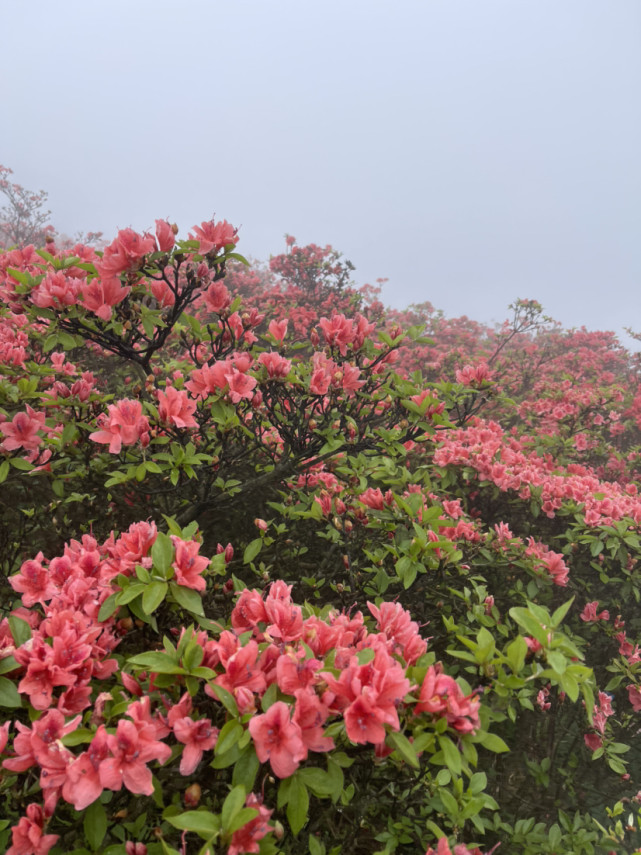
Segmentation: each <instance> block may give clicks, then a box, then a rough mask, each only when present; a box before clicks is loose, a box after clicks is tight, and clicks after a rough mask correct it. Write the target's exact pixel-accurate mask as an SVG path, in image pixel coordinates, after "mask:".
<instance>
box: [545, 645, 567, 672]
mask: <svg viewBox="0 0 641 855" xmlns="http://www.w3.org/2000/svg"><path fill="white" fill-rule="evenodd" d="M546 655H547V660H548V663H549V665H550V666H551V667H552V668H554V670H555V671H556V672H557V674H564V673H565V669H566V668H567V667H568V664H569V663H568V660H567V659H566V658H565V656H564V655H563V654H562V653H559V651H558V650H548V652H547V654H546Z"/></svg>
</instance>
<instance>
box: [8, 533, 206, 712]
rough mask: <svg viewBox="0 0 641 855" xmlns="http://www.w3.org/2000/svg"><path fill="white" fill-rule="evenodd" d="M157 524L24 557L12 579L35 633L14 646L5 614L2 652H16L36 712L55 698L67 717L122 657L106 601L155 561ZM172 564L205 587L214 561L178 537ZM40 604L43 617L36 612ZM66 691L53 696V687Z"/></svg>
mask: <svg viewBox="0 0 641 855" xmlns="http://www.w3.org/2000/svg"><path fill="white" fill-rule="evenodd" d="M156 536H157V529H156V526H155V524H154V523H145V522H142V523H137V524H133V525H132V526H131V527H130V529H129V531H128V532H125V533H124V534H123V535H121V536H120V537H119V538H115V537H114V536H113V535H112V536H111V537H110V538H109V539H108V540H107V541H106V542H105V543H103V544H102V545H99V544H98V543H97V542H96V540H95V538H93V537H91V536H90V535H84V536H83V537H82V539H81V540H80V541H76V540H71V541H70V542H69V543H68V544H67V545H66V546H65V550H64V553H63V555H62V556H59V557H55V558H52V559H51V560H50V561H47V560H46V559H45V557H44V556H43V554H42V553H39V554H38V555H37V556H36V558H34V559H28V560H27V561H25V562H24V563H23V564H22V566H21V568H20V571H19V572H18V573H17V574H16V575H14V576H12V577H10V580H9V581H10V584H11V586H12V587H13V589H14V590H15V591H17V592H18V593H20V594H21V595H22V603H23V606H24V608H23V609H22V610H19V611H17V612H15V614H16V615H17V616H18V617H20V618H22V619H24V620H26V621H27V622H28V623H29V625H30V627H31V629H32V636H31V638H30V640H29V641H28V642H26V643H25V644H23V645H21V646H20V647H19V648H17V649H15V648H14V645H13V641H12V635H11V630H10V627H9V624H8V621H7V619H6V618H4V619H3V621H2V622H1V623H0V654H1V655H4V656H7V655H9V654H13V655H14V657H15V659H16V661H17V663H18V664H19V665H20V666H21V667H22V668H23V669H24V672H23V673H24V675H23V676H22V678H21V680H20V682H19V684H18V691H20V692H22V693H24V694H25V695H27V696H28V698H29V701H30V703H31V705H32V706H33V707H34V709H37V710H46V709H48V708H49V707H50V706H51V705H52V704H54V703H55V705H56V707H57V709H58V710H60V711H61V712H62V713H64V714H65V715H72V714H74V713H78V712H80V711H82V710H84V709H86V708H87V707H88V706H89V705H90V702H91V701H90V699H91V694H92V688H91V681H92V680H94V679H97V680H101V681H102V680H106V679H108V678H109V677H110V676H111V675H112V674H113V673H114V671H115V670H116V668H117V662H116V660H115V659H113V658H109V654H110V653H111V651H113V650H114V648H115V647H116V646H117V644H118V641H119V638H118V635H117V629H118V627H117V626H115V624H114V621H113V620H112V619H110V620H107V621H100V620H98V613H99V610H100V606H101V605H102V603H103V602H104V601H105V600H106V599H107V597H109V596H110V595H111V594H112V593H113V586H114V579H115V578H116V577H117V576H119V575H123V576H129V575H131V574H132V572H133V570H134V567H135V566H136V564H140V565H141V566H143V567H144V566H145V565H147V566H149V567H150V566H151V558H150V557H149V552H150V550H151V548H152V546H153V544H154V542H155V539H156ZM172 543H173V546H174V561H173V565H172V570H173V573H174V576H175V579H176V581H177V582H178V584H180V585H183V586H184V587H186V588H192V589H195V590H203V589H204V588H205V584H206V583H205V579H204V578H203V575H202V574H203V571H204V570H205V569H206V568H207V567H208V565H209V563H210V562H209V559H208V558H205V557H204V556H202V555H198V549H199V544H198V543H197V542H196V541H193V540H192V541H184V540H182V539H181V538H178V537H176V536H175V535H172ZM38 604H39V605H41V606H42V607H43V611H44V617H43V616H42V615H41V614H40V613H39V612H37V611H30V612H26V611H25V609H33V607H34V606H35V605H38ZM58 689H62V692H61V694H59V695H57V696H56V697H54V692H57V690H58Z"/></svg>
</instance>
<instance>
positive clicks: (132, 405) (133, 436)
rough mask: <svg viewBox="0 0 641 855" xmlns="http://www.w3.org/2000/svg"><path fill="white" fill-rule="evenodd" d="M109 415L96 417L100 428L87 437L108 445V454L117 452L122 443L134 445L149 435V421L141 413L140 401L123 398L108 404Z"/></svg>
mask: <svg viewBox="0 0 641 855" xmlns="http://www.w3.org/2000/svg"><path fill="white" fill-rule="evenodd" d="M108 409H109V415H108V416H105V415H102V416H100V417H99V419H98V423H99V426H100V428H101V430H97V431H94V432H93V433H90V434H89V439H93V441H94V442H100V443H103V444H105V445H106V444H108V445H109V452H110V454H118V453H119V452H120V449H121V448H122V446H123V445H134V444H135V443H136V442H138V440H144V439H145V437H148V436H149V433H148V431H149V422H148V421H147V418H146V416H143V414H142V404H141V403H140V401H133V400H131V399H130V398H125V399H123V400H122V401H118V403H117V404H109V407H108Z"/></svg>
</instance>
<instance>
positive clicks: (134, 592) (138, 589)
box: [117, 582, 147, 606]
mask: <svg viewBox="0 0 641 855" xmlns="http://www.w3.org/2000/svg"><path fill="white" fill-rule="evenodd" d="M146 587H147V586H146V585H143V584H142V583H140V582H133V583H132V584H131V585H127V587H126V588H123V589H122V591H120V593H119V594H117V602H118V605H119V606H125V605H127V603H130V602H131V601H132V600H135V599H136V597H138V596H140V594H144V593H145V588H146Z"/></svg>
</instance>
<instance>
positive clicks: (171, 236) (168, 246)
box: [156, 220, 176, 252]
mask: <svg viewBox="0 0 641 855" xmlns="http://www.w3.org/2000/svg"><path fill="white" fill-rule="evenodd" d="M156 242H157V244H158V249H159V250H160V252H171V251H172V249H173V248H174V244H175V243H176V235H175V233H174V230H173V228H172V227H171V226H170V224H169V223H168V222H167V220H156Z"/></svg>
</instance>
